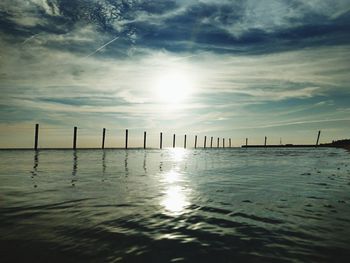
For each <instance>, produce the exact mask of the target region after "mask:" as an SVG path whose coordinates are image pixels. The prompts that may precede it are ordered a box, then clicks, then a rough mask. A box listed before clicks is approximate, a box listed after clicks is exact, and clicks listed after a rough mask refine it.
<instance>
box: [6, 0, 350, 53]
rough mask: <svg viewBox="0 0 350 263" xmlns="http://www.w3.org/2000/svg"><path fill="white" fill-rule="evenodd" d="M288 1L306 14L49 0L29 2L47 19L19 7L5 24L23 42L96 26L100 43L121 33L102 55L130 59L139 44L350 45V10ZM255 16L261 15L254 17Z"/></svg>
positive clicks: (251, 49) (257, 49)
mask: <svg viewBox="0 0 350 263" xmlns="http://www.w3.org/2000/svg"><path fill="white" fill-rule="evenodd" d="M271 3H272V2H271ZM281 3H283V4H285V5H286V7H287V9H286V10H289V12H292V13H293V12H296V13H298V16H293V15H290V16H287V15H285V14H284V13H283V12H284V11H285V10H281V11H279V10H277V8H276V10H275V12H274V13H273V14H272V13H271V14H269V13H268V12H267V11H266V10H265V11H264V12H262V11H260V13H259V9H258V10H250V9H249V8H252V7H251V6H249V5H248V4H247V2H246V1H232V2H230V3H227V2H221V1H217V2H214V1H210V2H199V1H189V2H188V3H187V4H186V5H180V3H179V2H176V1H161V0H152V1H151V0H147V1H140V0H138V1H136V0H129V1H126V0H125V1H122V0H105V1H93V0H91V1H87V0H76V1H70V0H47V1H46V4H45V6H41V5H38V4H32V5H33V7H32V8H29V9H28V8H26V9H25V8H24V7H23V12H24V13H23V17H25V16H26V15H28V16H30V17H37V18H38V19H39V21H40V22H38V23H36V24H33V25H25V24H21V23H19V20H20V19H19V18H18V17H16V14H17V15H18V12H17V13H11V10H10V11H6V12H5V11H2V12H1V13H0V22H1V31H2V32H3V33H4V34H6V35H12V36H14V37H16V36H17V37H18V39H19V40H20V41H23V40H24V39H25V38H28V37H30V36H31V35H33V34H38V33H43V32H45V33H47V34H51V35H65V34H67V33H69V32H72V31H74V30H77V28H78V29H79V28H82V27H84V26H86V25H91V26H93V27H94V28H95V30H96V32H97V33H98V34H100V35H96V38H97V39H95V40H96V41H97V43H98V42H100V43H101V44H102V43H103V41H108V39H110V38H113V37H115V36H120V39H119V40H118V41H117V42H115V43H113V45H111V46H109V47H108V48H106V49H105V52H103V53H99V54H97V55H103V56H116V57H121V56H126V54H127V52H128V50H130V48H134V47H136V48H150V49H159V48H163V49H166V50H170V51H173V52H189V51H191V52H193V51H196V50H206V51H212V52H214V53H215V52H218V53H226V52H230V53H237V52H238V53H242V52H248V53H265V52H275V51H281V50H293V49H298V48H300V47H312V46H320V45H337V44H348V43H349V42H350V31H349V30H348V28H349V25H350V13H349V12H345V13H344V14H342V15H340V16H339V17H335V18H334V17H332V16H329V15H326V14H324V13H322V12H321V13H320V12H316V11H315V10H313V9H310V8H309V9H307V6H306V4H305V3H303V2H300V1H290V2H284V1H282V2H281ZM3 5H4V4H3ZM349 6H350V4H349ZM20 8H21V7H18V9H19V10H20ZM271 8H272V9H273V8H274V6H273V5H272V6H271ZM272 9H271V12H272V11H273V10H272ZM26 12H27V13H28V14H26ZM251 13H253V14H254V15H255V16H256V17H255V18H254V16H253V18H252V17H251V16H252V15H251ZM269 15H271V16H272V15H274V16H276V17H277V18H276V20H278V21H279V20H283V23H282V25H280V24H278V23H277V22H276V23H275V22H274V21H273V20H271V19H270V20H271V21H272V22H271V23H270V24H268V23H266V22H265V20H269V17H268V16H269ZM284 16H286V17H285V18H284ZM260 21H261V23H260ZM101 39H102V41H101ZM11 40H12V41H13V38H11ZM44 45H46V46H47V47H49V48H54V49H63V50H67V51H70V52H81V53H86V52H87V51H88V50H91V49H93V48H94V45H92V46H89V45H88V43H80V42H79V40H74V39H73V40H72V39H71V40H70V41H67V40H66V41H65V40H62V39H60V40H53V39H51V40H49V41H46V42H45V43H44Z"/></svg>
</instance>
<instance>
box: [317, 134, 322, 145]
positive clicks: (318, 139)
mask: <svg viewBox="0 0 350 263" xmlns="http://www.w3.org/2000/svg"><path fill="white" fill-rule="evenodd" d="M320 135H321V131H318V135H317V141H316V146H318V142H319V141H320Z"/></svg>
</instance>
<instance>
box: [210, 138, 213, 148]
mask: <svg viewBox="0 0 350 263" xmlns="http://www.w3.org/2000/svg"><path fill="white" fill-rule="evenodd" d="M210 148H213V137H210Z"/></svg>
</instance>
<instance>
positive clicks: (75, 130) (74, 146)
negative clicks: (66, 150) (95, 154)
mask: <svg viewBox="0 0 350 263" xmlns="http://www.w3.org/2000/svg"><path fill="white" fill-rule="evenodd" d="M77 130H78V128H77V127H74V133H73V149H74V150H75V149H77Z"/></svg>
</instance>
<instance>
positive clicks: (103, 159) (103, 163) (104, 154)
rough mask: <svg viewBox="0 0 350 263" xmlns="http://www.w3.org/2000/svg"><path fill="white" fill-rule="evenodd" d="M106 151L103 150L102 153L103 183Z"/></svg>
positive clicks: (103, 179)
mask: <svg viewBox="0 0 350 263" xmlns="http://www.w3.org/2000/svg"><path fill="white" fill-rule="evenodd" d="M106 167H107V166H106V151H105V150H103V152H102V182H104V181H105V174H106Z"/></svg>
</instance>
